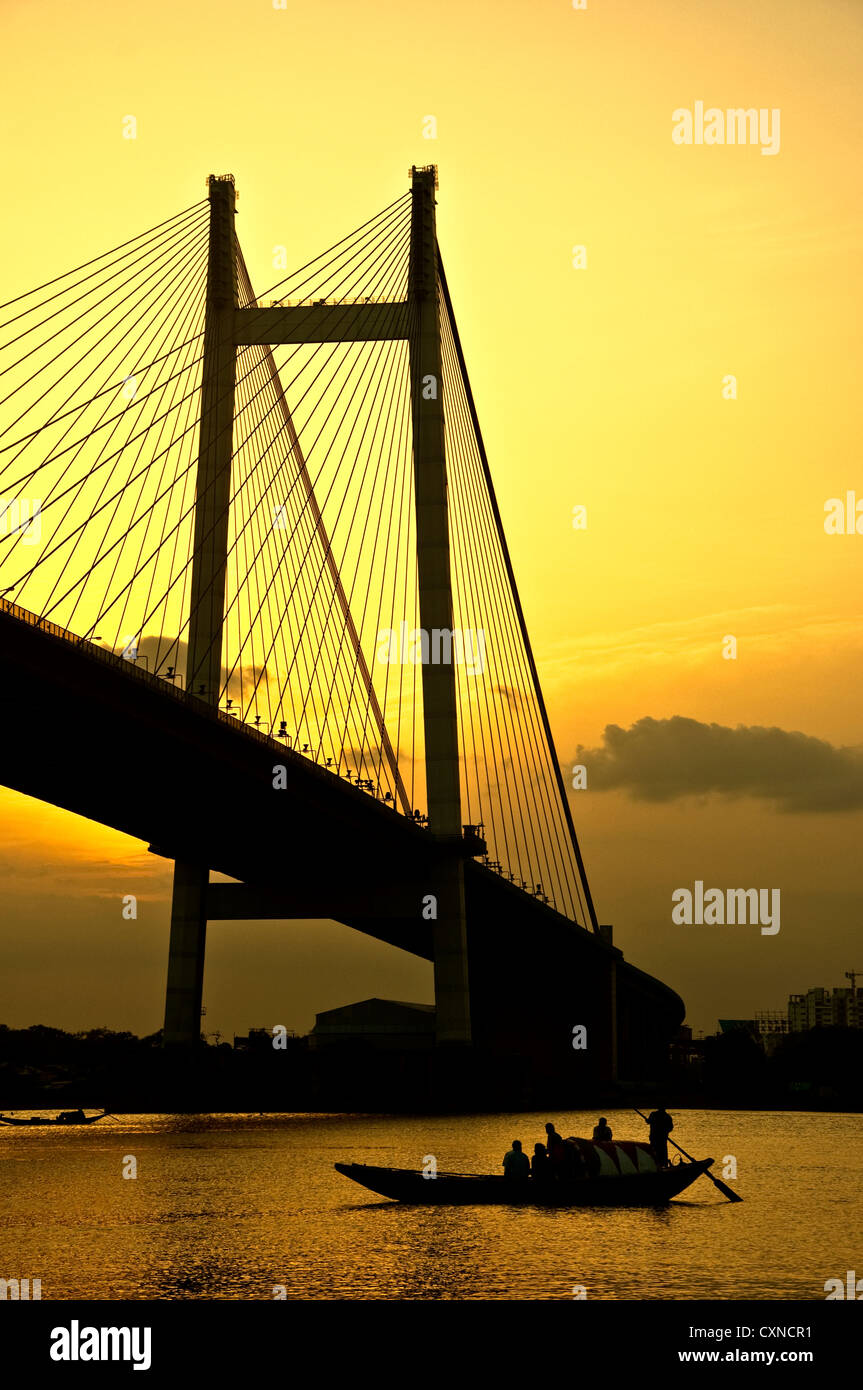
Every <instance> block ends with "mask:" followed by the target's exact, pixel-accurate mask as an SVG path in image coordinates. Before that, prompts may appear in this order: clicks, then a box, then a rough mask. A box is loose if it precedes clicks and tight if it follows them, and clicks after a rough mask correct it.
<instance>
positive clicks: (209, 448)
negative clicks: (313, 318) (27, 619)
mask: <svg viewBox="0 0 863 1390" xmlns="http://www.w3.org/2000/svg"><path fill="white" fill-rule="evenodd" d="M209 191H210V242H209V259H208V262H207V306H206V315H205V320H204V352H203V364H202V376H201V429H200V435H199V440H198V473H197V482H196V491H195V538H194V551H193V557H192V583H191V595H190V609H189V636H188V647H187V652H186V689H187V690H188V691H190V692H191V693H193V694H195V695H197V696H198V698H199V699H202V700H205V701H206V702H207V703H208V704H210V705H218V703H219V692H220V689H221V674H222V622H223V615H224V607H225V570H226V567H227V556H228V524H229V520H230V502H231V459H232V457H233V446H234V384H235V376H236V360H237V352H236V346H235V343H234V314H235V312H236V309H237V304H238V293H237V251H236V238H235V233H234V216H235V205H236V193H235V189H234V180H233V179H232V178H230V177H228V178H216V177H215V176H214V175H212V174H211V175H210V180H209ZM209 877H210V874H209V868H208V867H206V866H205V867H203V868H202V867H201V865H200V864H199V863H184V862H181V861H179V860H178V861H177V862H176V864H175V865H174V891H173V900H172V907H171V941H170V946H169V948H168V987H167V993H166V999H165V1029H164V1033H163V1040H164V1042H165V1043H166V1044H168V1043H195V1042H197V1041H198V1039H199V1038H200V1035H201V998H202V994H203V988H204V952H205V947H206V937H207V888H208V884H209Z"/></svg>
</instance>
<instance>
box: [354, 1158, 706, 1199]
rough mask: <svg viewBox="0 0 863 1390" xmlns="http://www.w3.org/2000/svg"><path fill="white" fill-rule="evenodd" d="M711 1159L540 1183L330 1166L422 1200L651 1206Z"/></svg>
mask: <svg viewBox="0 0 863 1390" xmlns="http://www.w3.org/2000/svg"><path fill="white" fill-rule="evenodd" d="M712 1162H713V1159H712V1158H705V1159H702V1160H701V1161H700V1162H698V1163H679V1164H676V1165H675V1166H674V1167H671V1168H661V1169H659V1170H658V1171H657V1172H655V1173H625V1174H618V1175H615V1176H611V1175H610V1174H609V1175H606V1174H602V1175H600V1176H599V1177H594V1178H576V1179H573V1180H571V1181H569V1182H542V1183H537V1182H534V1181H533V1179H527V1180H525V1181H523V1182H518V1181H512V1180H510V1179H508V1178H504V1177H497V1176H488V1177H484V1176H480V1175H473V1174H467V1173H438V1175H437V1176H436V1177H434V1178H427V1177H426V1176H425V1175H424V1174H423V1173H421V1172H417V1171H415V1170H413V1169H409V1168H376V1167H372V1166H370V1165H369V1164H366V1163H336V1164H335V1168H336V1171H337V1172H338V1173H342V1174H343V1175H344V1176H345V1177H346V1178H351V1179H352V1180H353V1181H354V1182H356V1183H359V1184H360V1186H361V1187H365V1188H368V1189H369V1191H371V1192H376V1193H377V1194H378V1195H379V1196H381V1197H391V1198H393V1199H394V1200H395V1201H397V1202H409V1203H414V1204H416V1205H423V1206H525V1205H528V1206H549V1207H593V1206H602V1207H650V1206H662V1205H664V1203H665V1202H668V1201H670V1200H671V1198H672V1197H676V1196H678V1195H679V1193H681V1192H683V1191H685V1189H686V1188H687V1187H689V1186H690V1184H691V1183H694V1182H695V1180H696V1178H700V1177H701V1175H702V1173H706V1172H707V1170H708V1168H709V1167H710V1165H711V1164H712Z"/></svg>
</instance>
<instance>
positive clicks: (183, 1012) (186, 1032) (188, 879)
mask: <svg viewBox="0 0 863 1390" xmlns="http://www.w3.org/2000/svg"><path fill="white" fill-rule="evenodd" d="M209 879H210V871H209V869H207V868H203V869H202V868H201V867H200V865H197V864H184V863H181V862H180V861H177V863H176V864H175V865H174V896H173V899H172V902H171V942H170V946H169V948H168V988H167V991H166V995H165V1029H164V1032H163V1034H162V1041H163V1043H164V1045H165V1046H166V1047H167V1046H169V1045H170V1044H172V1043H194V1042H197V1041H198V1039H199V1038H200V1036H201V1000H202V999H203V994H204V947H205V944H206V939H207V912H206V902H207V887H208V884H209Z"/></svg>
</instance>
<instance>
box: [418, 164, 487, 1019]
mask: <svg viewBox="0 0 863 1390" xmlns="http://www.w3.org/2000/svg"><path fill="white" fill-rule="evenodd" d="M411 172H412V189H411V195H412V206H411V245H410V277H409V291H408V296H409V317H410V378H411V406H412V413H413V444H414V493H415V499H416V531H417V564H418V573H419V608H420V624H421V626H422V627H423V628H424V629H425V631H426V632H427V633H428V634H429V642H430V643H431V634H432V632H433V630H434V629H435V628H438V629H439V630H451V629H452V623H453V608H452V585H451V579H450V548H449V517H448V511H447V475H446V453H445V447H444V414H443V376H442V368H441V337H440V306H439V295H438V272H437V233H436V228H435V183H436V170H435V169H434V168H433V167H432V168H426V169H417V168H414V169H413V170H412V171H411ZM422 682H423V727H424V734H425V766H426V794H427V799H428V818H429V829H430V831H431V833H432V834H433V835H434V836H435V837H436V838H437V839H438V841H439V842H440V848H441V854H440V869H439V873H438V876H437V882H436V885H435V892H436V896H437V899H438V903H437V911H438V916H437V921H436V922H435V926H434V972H435V1006H436V1016H437V1041H438V1043H469V1042H470V1040H471V1033H470V996H469V992H468V971H467V930H466V923H465V901H464V862H463V859H462V858H461V853H460V849H459V842H460V841H461V839H462V824H461V789H460V777H459V746H458V714H457V706H456V684H455V668H454V666H453V665H452V664H451V663H450V664H448V665H443V664H438V665H432V664H431V662H426V663H425V664H424V665H423V668H422Z"/></svg>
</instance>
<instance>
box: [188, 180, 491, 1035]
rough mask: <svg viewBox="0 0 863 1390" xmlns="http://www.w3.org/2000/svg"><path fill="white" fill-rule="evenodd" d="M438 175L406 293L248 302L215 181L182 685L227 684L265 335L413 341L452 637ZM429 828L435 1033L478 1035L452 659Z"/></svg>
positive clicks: (193, 929)
mask: <svg viewBox="0 0 863 1390" xmlns="http://www.w3.org/2000/svg"><path fill="white" fill-rule="evenodd" d="M436 187H437V171H436V169H435V168H434V167H433V166H431V167H427V168H417V167H416V166H414V168H413V169H412V170H411V222H410V253H409V267H408V297H407V302H404V301H401V302H398V303H392V304H385V305H379V304H369V303H366V304H362V305H355V304H352V305H349V306H346V305H339V304H335V305H333V304H326V303H323V302H319V303H316V304H315V305H314V306H313V308H312V309H311V311H310V310H309V308H308V307H307V306H306V307H301V308H300V307H296V306H294V307H291V306H288V307H284V306H282V307H275V308H269V309H265V308H261V307H258V306H256V307H252V308H244V309H240V308H239V296H238V264H239V258H238V246H237V242H236V236H235V232H234V215H235V190H234V181H233V178H231V177H230V176H225V177H223V178H215V177H214V176H211V177H210V180H209V196H210V243H209V261H208V272H207V305H206V319H205V332H204V351H203V378H202V385H201V391H202V402H201V428H200V439H199V450H198V473H197V490H196V497H195V533H194V554H193V562H192V583H191V617H190V624H189V645H188V655H187V662H186V688H187V690H188V691H189V692H191V693H192V694H194V695H196V696H197V697H198V698H199V699H203V700H205V701H207V702H208V703H209V704H212V705H217V704H218V701H219V694H220V687H221V659H222V623H223V610H224V602H225V573H226V567H227V547H228V526H229V515H230V501H231V459H232V452H233V419H234V389H235V378H236V362H237V348H238V347H239V346H242V345H245V344H249V343H258V344H267V345H269V346H273V345H276V344H285V343H315V342H317V343H319V342H327V343H335V342H340V341H347V342H371V341H378V342H380V341H388V340H389V341H392V340H396V339H402V340H404V339H407V341H408V345H409V372H410V397H411V413H412V421H413V462H414V490H415V510H416V541H417V571H418V589H419V611H420V622H421V625H422V627H423V629H424V630H425V631H426V632H427V633H429V634H431V633H432V632H434V631H438V632H452V628H453V597H452V580H451V568H450V537H449V515H448V504H447V464H446V448H445V430H444V401H443V367H442V349H441V311H442V310H441V282H440V275H439V267H438V250H437V234H436V225H435V189H436ZM422 688H423V722H424V736H425V770H426V795H427V803H428V823H429V833H430V834H431V835H432V836H433V837H434V840H435V843H436V847H437V849H438V851H439V852H438V854H437V855H436V869H435V873H434V881H433V882H431V883H429V884H428V885H418V891H417V915H418V918H419V914H420V908H421V903H422V902H423V900H424V898H425V896H426V895H427V894H428V893H429V892H431V893H432V894H433V896H434V897H435V899H436V902H437V907H436V912H437V916H436V919H435V921H434V981H435V1005H436V1040H437V1042H438V1043H439V1044H447V1045H449V1044H468V1043H470V1041H471V1023H470V995H469V988H468V956H467V923H466V911H465V888H464V854H465V840H464V835H463V827H462V822H461V788H460V772H459V734H458V710H457V699H456V679H455V669H454V666H453V664H452V662H450V663H447V664H435V663H432V662H428V661H427V662H425V663H424V664H423V667H422ZM208 885H209V867H208V866H207V865H206V864H201V863H200V862H186V861H180V860H178V861H177V862H176V864H175V868H174V888H173V900H172V909H171V939H170V947H169V958H168V986H167V997H166V1005H165V1029H164V1041H165V1043H166V1044H169V1043H191V1042H195V1041H197V1039H198V1037H199V1036H200V1016H201V1001H202V994H203V978H204V954H205V946H206V930H207V895H208Z"/></svg>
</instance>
